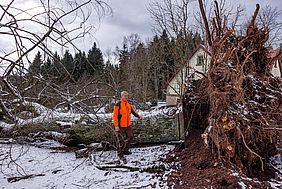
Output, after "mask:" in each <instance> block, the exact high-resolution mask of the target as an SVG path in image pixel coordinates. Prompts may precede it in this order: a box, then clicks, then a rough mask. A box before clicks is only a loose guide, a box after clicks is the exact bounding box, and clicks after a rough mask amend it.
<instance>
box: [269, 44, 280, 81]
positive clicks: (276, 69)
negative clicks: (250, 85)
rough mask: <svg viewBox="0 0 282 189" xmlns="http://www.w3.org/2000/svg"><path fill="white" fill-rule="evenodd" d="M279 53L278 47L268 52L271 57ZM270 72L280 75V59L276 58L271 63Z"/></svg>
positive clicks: (276, 75)
mask: <svg viewBox="0 0 282 189" xmlns="http://www.w3.org/2000/svg"><path fill="white" fill-rule="evenodd" d="M278 54H279V49H276V50H273V51H272V52H271V53H270V56H271V58H274V57H276V56H277V55H278ZM280 56H281V55H280ZM271 73H272V75H273V76H275V77H282V59H281V58H277V59H276V60H275V62H274V64H273V67H272V70H271Z"/></svg>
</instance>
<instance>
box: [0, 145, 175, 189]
mask: <svg viewBox="0 0 282 189" xmlns="http://www.w3.org/2000/svg"><path fill="white" fill-rule="evenodd" d="M0 149H1V150H0V151H1V153H0V159H2V158H4V157H6V158H5V159H4V160H3V161H2V162H1V163H2V171H1V172H0V183H1V187H2V188H9V189H18V188H23V187H24V188H42V189H43V188H46V189H47V188H48V189H49V188H68V189H77V188H93V189H105V188H115V189H123V188H132V187H133V188H134V187H137V188H153V187H155V188H168V186H167V185H166V178H163V177H158V176H155V175H153V174H150V173H147V172H142V171H141V172H140V171H132V172H130V171H128V170H126V169H125V170H114V169H108V170H99V169H98V168H97V166H99V165H104V164H107V163H110V162H111V161H115V160H116V159H117V156H116V152H114V151H106V152H95V153H93V154H92V156H91V157H92V158H90V159H84V158H80V159H76V158H75V155H74V154H73V153H56V152H55V151H52V150H50V149H44V148H36V147H33V146H20V145H12V146H11V145H8V144H0ZM172 149H173V146H170V145H162V146H154V147H146V148H133V149H131V150H132V154H131V155H129V156H126V158H127V160H128V164H126V165H127V166H132V167H133V166H135V167H138V168H140V169H143V168H145V167H148V166H153V165H159V164H162V162H160V161H159V157H160V156H164V155H165V154H166V153H169V152H170V151H171V150H172ZM10 150H11V157H12V158H13V159H15V160H16V161H15V162H16V163H14V162H12V161H10V160H11V159H9V156H7V154H8V153H9V151H10ZM165 166H167V165H165ZM31 174H35V175H36V174H44V176H37V177H34V178H30V179H23V180H20V181H17V182H12V183H9V182H8V181H7V178H10V177H15V176H23V175H31ZM166 176H167V175H165V176H164V177H166Z"/></svg>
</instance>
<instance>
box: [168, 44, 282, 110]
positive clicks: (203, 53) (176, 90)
mask: <svg viewBox="0 0 282 189" xmlns="http://www.w3.org/2000/svg"><path fill="white" fill-rule="evenodd" d="M278 51H279V50H273V51H272V52H271V53H270V56H271V58H273V57H275V56H276V55H277V53H278ZM210 60H211V55H210V53H209V51H208V50H207V49H206V48H205V47H204V46H203V45H200V46H199V47H198V48H197V49H196V50H195V51H194V52H193V53H192V55H191V56H190V58H189V59H188V61H187V62H186V63H185V65H183V67H182V69H180V70H179V71H178V72H177V73H176V74H175V75H174V76H173V77H172V78H171V79H170V80H169V83H168V86H167V89H166V103H167V105H176V104H178V103H179V102H180V100H181V96H182V95H183V93H184V92H185V83H186V82H185V80H187V79H193V80H197V79H201V78H203V77H204V75H206V74H207V71H208V67H209V62H210ZM271 73H272V74H273V76H276V77H282V75H281V74H282V60H281V59H278V60H276V61H275V62H274V65H273V68H272V71H271Z"/></svg>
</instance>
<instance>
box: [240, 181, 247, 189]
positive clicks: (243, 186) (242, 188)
mask: <svg viewBox="0 0 282 189" xmlns="http://www.w3.org/2000/svg"><path fill="white" fill-rule="evenodd" d="M238 184H239V186H241V189H246V188H247V185H246V184H245V183H244V182H242V181H240V182H238Z"/></svg>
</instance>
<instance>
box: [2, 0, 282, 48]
mask: <svg viewBox="0 0 282 189" xmlns="http://www.w3.org/2000/svg"><path fill="white" fill-rule="evenodd" d="M10 1H11V0H0V4H5V3H7V2H10ZM38 1H39V0H15V2H16V4H17V5H20V7H24V8H27V7H31V6H34V5H36V3H35V2H38ZM153 1H157V0H105V2H106V3H108V5H109V6H110V7H111V8H112V11H113V14H112V15H111V16H109V15H107V16H105V17H104V18H102V20H101V21H100V24H98V22H97V20H96V19H93V18H92V19H91V22H93V23H91V24H93V25H94V26H95V27H96V29H97V31H95V32H94V31H93V32H92V35H93V36H94V38H89V37H88V38H85V39H80V40H79V41H76V43H77V46H78V47H79V48H80V49H82V50H84V51H88V50H89V49H90V48H91V47H92V45H93V43H94V42H96V43H97V44H98V47H100V49H101V50H102V51H103V52H105V51H106V50H107V49H111V50H114V49H115V47H116V46H121V43H122V41H123V37H124V36H129V35H130V34H132V33H137V34H139V35H140V36H141V39H142V41H144V42H145V41H146V39H149V38H152V37H153V36H154V32H153V27H152V25H153V24H154V23H153V21H152V19H151V17H150V14H149V12H148V7H149V3H150V2H153ZM209 1H210V0H209ZM159 2H161V0H159ZM233 2H239V3H241V4H242V5H243V6H244V7H245V8H246V10H247V13H248V14H249V15H248V16H250V14H251V13H252V12H253V11H254V9H255V4H256V3H259V4H261V6H262V7H263V6H265V5H267V4H270V5H271V6H272V7H278V9H281V10H282V0H236V1H233V0H232V3H233ZM197 5H198V3H197V2H196V1H194V2H192V3H191V6H194V8H193V11H194V10H196V9H197ZM0 13H1V12H0ZM92 17H95V16H94V15H93V16H92ZM246 18H247V16H246ZM31 27H32V26H31ZM7 44H9V40H8V39H4V38H0V46H7Z"/></svg>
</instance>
